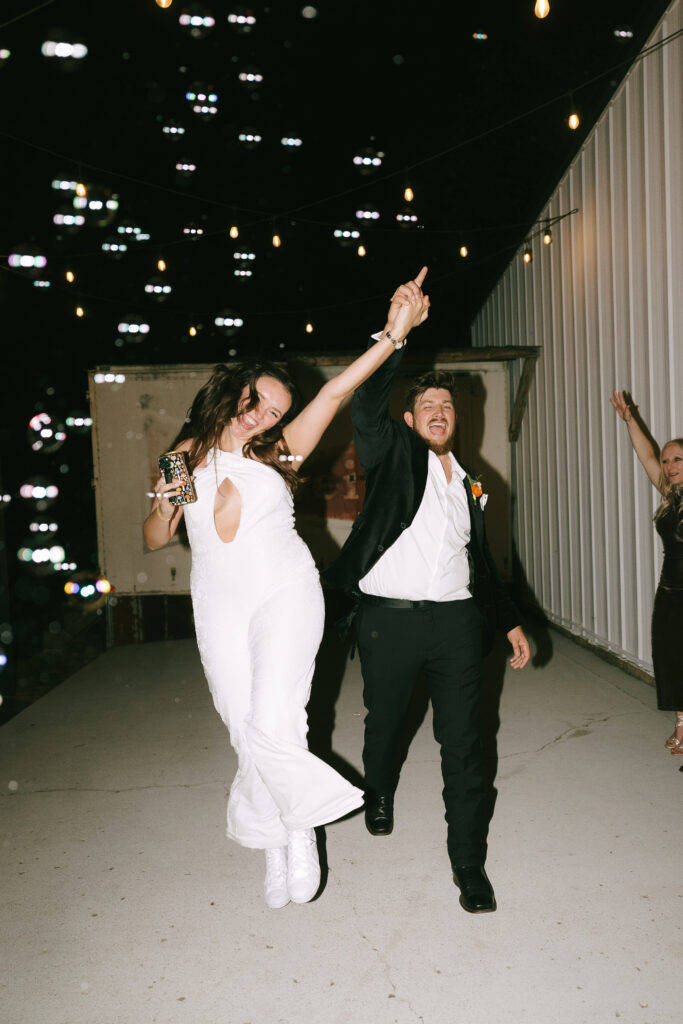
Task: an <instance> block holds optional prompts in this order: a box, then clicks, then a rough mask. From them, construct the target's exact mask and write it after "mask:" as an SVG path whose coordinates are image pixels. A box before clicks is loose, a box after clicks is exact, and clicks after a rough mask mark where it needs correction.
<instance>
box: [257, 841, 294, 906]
mask: <svg viewBox="0 0 683 1024" xmlns="http://www.w3.org/2000/svg"><path fill="white" fill-rule="evenodd" d="M263 894H264V896H265V897H266V905H267V906H269V907H270V909H271V910H279V909H280V907H286V906H287V904H288V903H289V892H288V891H287V847H286V846H277V847H275V849H273V850H266V880H265V882H264V883H263Z"/></svg>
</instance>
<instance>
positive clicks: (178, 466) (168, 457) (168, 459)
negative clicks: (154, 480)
mask: <svg viewBox="0 0 683 1024" xmlns="http://www.w3.org/2000/svg"><path fill="white" fill-rule="evenodd" d="M159 471H160V472H161V473H162V474H163V476H164V479H165V480H166V483H167V484H170V482H171V480H180V491H179V492H178V493H177V494H169V495H168V500H169V501H170V503H171V504H172V505H189V504H190V503H191V502H193V501H196V500H197V492H196V491H195V489H194V484H193V483H192V480H191V479H190V471H189V469H188V468H187V460H186V458H185V452H164V454H163V455H160V456H159Z"/></svg>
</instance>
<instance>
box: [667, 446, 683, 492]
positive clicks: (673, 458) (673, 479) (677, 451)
mask: <svg viewBox="0 0 683 1024" xmlns="http://www.w3.org/2000/svg"><path fill="white" fill-rule="evenodd" d="M662 469H663V470H664V475H665V477H666V479H667V480H668V482H669V483H670V484H671V486H672V487H676V486H678V485H680V484H683V448H681V446H680V444H677V443H676V442H675V441H671V442H670V443H669V444H666V445H664V448H663V449H662Z"/></svg>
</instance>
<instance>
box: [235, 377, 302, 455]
mask: <svg viewBox="0 0 683 1024" xmlns="http://www.w3.org/2000/svg"><path fill="white" fill-rule="evenodd" d="M256 393H257V395H258V402H257V404H256V405H255V406H253V407H252V408H249V402H250V398H249V387H248V386H247V385H245V387H244V388H243V389H242V394H241V395H240V400H239V405H238V406H237V415H236V416H235V417H234V418H233V419H232V420H230V434H231V435H232V440H233V441H234V442H235V443H236V444H238V445H243V444H245V443H246V442H247V441H250V440H251V438H252V437H256V435H257V434H262V433H263V432H264V431H266V430H270V429H271V427H274V426H275V425H276V423H279V422H280V420H281V419H282V417H283V416H284V415H285V413H286V412H287V410H288V409H289V407H290V405H291V404H292V397H291V395H290V393H289V391H288V390H287V388H286V387H285V386H284V384H281V383H280V381H279V380H275V378H274V377H259V378H258V379H257V381H256Z"/></svg>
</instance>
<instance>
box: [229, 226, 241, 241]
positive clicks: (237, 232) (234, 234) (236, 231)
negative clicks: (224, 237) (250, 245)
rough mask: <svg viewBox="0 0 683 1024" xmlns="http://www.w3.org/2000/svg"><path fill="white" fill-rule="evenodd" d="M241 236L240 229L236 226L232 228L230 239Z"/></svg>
mask: <svg viewBox="0 0 683 1024" xmlns="http://www.w3.org/2000/svg"><path fill="white" fill-rule="evenodd" d="M239 236H240V229H239V228H238V227H237V225H236V224H233V226H232V227H231V228H230V237H231V238H239Z"/></svg>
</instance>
